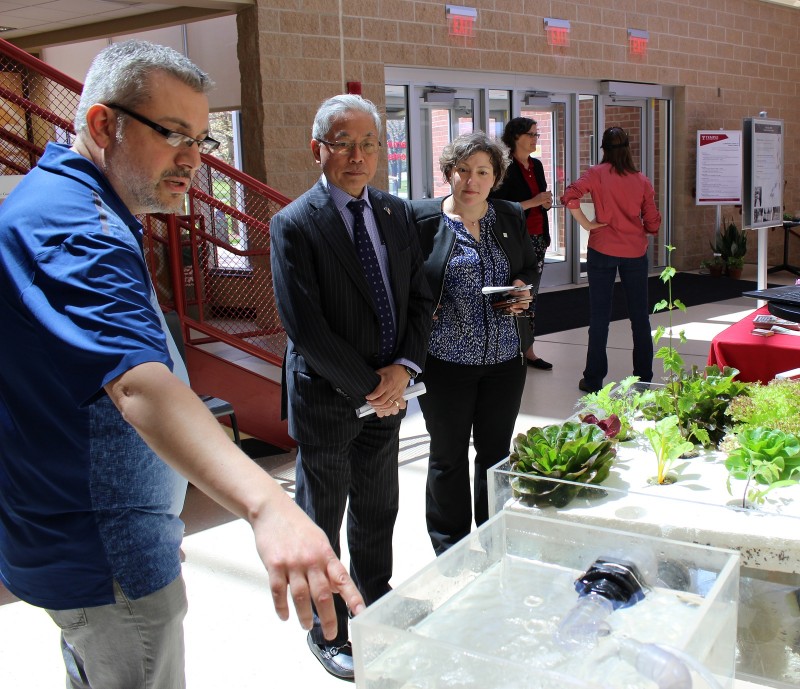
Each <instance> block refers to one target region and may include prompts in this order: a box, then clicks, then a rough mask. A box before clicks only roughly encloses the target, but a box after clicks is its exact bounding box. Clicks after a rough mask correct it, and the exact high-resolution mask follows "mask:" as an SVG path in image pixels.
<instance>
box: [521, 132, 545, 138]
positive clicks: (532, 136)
mask: <svg viewBox="0 0 800 689" xmlns="http://www.w3.org/2000/svg"><path fill="white" fill-rule="evenodd" d="M525 136H529V137H531V139H538V138H539V137H540V136H541V134H537V133H536V132H525Z"/></svg>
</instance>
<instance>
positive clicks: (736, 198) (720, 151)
mask: <svg viewBox="0 0 800 689" xmlns="http://www.w3.org/2000/svg"><path fill="white" fill-rule="evenodd" d="M741 202H742V133H741V132H737V131H723V130H719V129H718V130H709V131H703V130H698V132H697V205H698V206H712V205H713V206H718V205H722V204H724V205H731V206H737V205H739V204H740V203H741Z"/></svg>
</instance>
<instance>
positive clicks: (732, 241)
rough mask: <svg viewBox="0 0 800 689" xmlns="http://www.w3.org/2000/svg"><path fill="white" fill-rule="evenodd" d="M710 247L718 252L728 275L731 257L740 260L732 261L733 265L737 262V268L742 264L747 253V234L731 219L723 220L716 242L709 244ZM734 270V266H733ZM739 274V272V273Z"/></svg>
mask: <svg viewBox="0 0 800 689" xmlns="http://www.w3.org/2000/svg"><path fill="white" fill-rule="evenodd" d="M711 249H712V250H713V251H714V253H715V254H719V255H720V256H721V257H722V260H723V261H725V265H726V267H727V268H728V275H730V268H731V259H732V258H738V259H741V261H738V262H737V261H734V266H735V264H736V263H739V264H740V265H739V268H740V270H741V267H742V266H743V265H744V257H745V255H746V254H747V234H746V233H745V231H744V230H740V229H739V228H738V227H736V223H735V222H733V220H725V221H724V222H723V223H722V228H721V229H720V231H719V236H718V237H717V240H716V243H715V244H712V245H711ZM734 270H735V267H734ZM739 274H740V275H741V272H740V273H739Z"/></svg>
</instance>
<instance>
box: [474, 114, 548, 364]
mask: <svg viewBox="0 0 800 689" xmlns="http://www.w3.org/2000/svg"><path fill="white" fill-rule="evenodd" d="M502 139H503V143H504V144H505V145H506V146H508V149H509V150H510V151H511V165H509V166H508V170H507V172H506V176H505V178H504V179H503V184H502V185H501V186H500V188H499V189H497V190H496V191H493V192H492V193H491V194H490V198H496V199H505V200H506V201H516V202H518V203H519V205H520V206H522V210H524V211H525V219H526V225H527V230H528V235H529V236H530V238H531V242H532V243H533V252H534V254H535V255H536V275H537V280H536V284H535V285H534V286H533V289H532V290H531V292H532V294H533V297H534V302H533V305H532V306H531V309H532V310H534V311H535V310H536V300H535V298H536V294H537V292H538V290H539V281H540V280H541V279H542V269H543V268H544V256H545V253H546V252H547V247H548V246H550V223H549V222H548V218H547V211H549V210H550V208H551V207H552V205H553V194H552V192H549V191H547V180H546V179H545V176H544V167H543V166H542V163H541V161H540V160H539V159H538V158H533V157H532V155H533V153H534V151H535V150H536V147H537V146H538V145H539V133H538V131H537V126H536V120H532V119H530V118H528V117H515V118H514V119H512V120H510V121H509V123H508V124H507V125H506V128H505V131H504V132H503V137H502ZM530 323H531V326H530V327H531V328H535V324H534V320H533V319H531V321H530ZM525 358H526V359H527V361H528V366H531V367H533V368H538V369H540V370H542V371H549V370H550V369H552V368H553V364H551V363H550V362H549V361H545V360H544V359H542V358H541V357H539V356H536V354H535V353H534V351H533V344H531V346H530V347H529V348H528V349H527V351H526V352H525Z"/></svg>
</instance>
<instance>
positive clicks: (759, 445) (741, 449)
mask: <svg viewBox="0 0 800 689" xmlns="http://www.w3.org/2000/svg"><path fill="white" fill-rule="evenodd" d="M736 439H737V440H738V442H739V446H738V447H737V448H736V449H735V450H733V451H732V452H730V453H729V454H728V458H727V459H726V460H725V466H726V467H727V469H728V472H729V475H728V492H729V493H731V494H733V492H732V489H731V479H732V478H736V479H743V480H746V481H747V483H746V484H745V493H744V495H743V496H742V507H744V506H745V505H746V500H750V502H753V503H763V502H764V499H765V497H766V495H767V493H769V492H770V491H772V490H775V489H776V488H781V487H783V486H791V485H794V484H796V483H798V482H800V439H798V437H797V436H796V435H794V434H792V433H785V432H783V431H779V430H775V429H771V428H769V429H768V428H748V429H746V430H743V431H742V432H740V433H737V434H736ZM751 482H755V483H756V484H757V485H756V486H754V487H753V488H750V484H751Z"/></svg>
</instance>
